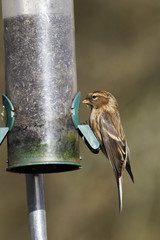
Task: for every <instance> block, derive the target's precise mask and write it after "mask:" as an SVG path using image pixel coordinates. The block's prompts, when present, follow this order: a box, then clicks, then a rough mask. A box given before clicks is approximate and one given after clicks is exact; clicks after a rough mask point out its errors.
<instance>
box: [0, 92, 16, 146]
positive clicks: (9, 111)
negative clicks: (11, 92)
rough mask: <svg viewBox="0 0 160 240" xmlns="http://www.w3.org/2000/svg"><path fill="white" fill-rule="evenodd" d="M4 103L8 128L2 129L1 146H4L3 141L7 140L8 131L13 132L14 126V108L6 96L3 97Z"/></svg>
mask: <svg viewBox="0 0 160 240" xmlns="http://www.w3.org/2000/svg"><path fill="white" fill-rule="evenodd" d="M2 102H3V106H4V107H5V112H6V116H5V118H6V124H5V125H6V126H5V127H0V145H1V144H2V142H3V140H4V139H5V137H6V135H7V133H8V131H11V130H12V127H13V124H14V119H15V118H14V107H13V105H12V103H11V101H10V100H9V98H8V97H7V96H6V95H2Z"/></svg>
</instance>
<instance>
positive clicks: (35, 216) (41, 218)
mask: <svg viewBox="0 0 160 240" xmlns="http://www.w3.org/2000/svg"><path fill="white" fill-rule="evenodd" d="M26 185H27V202H28V212H29V225H30V234H31V240H47V231H46V211H45V204H44V192H43V175H42V174H26Z"/></svg>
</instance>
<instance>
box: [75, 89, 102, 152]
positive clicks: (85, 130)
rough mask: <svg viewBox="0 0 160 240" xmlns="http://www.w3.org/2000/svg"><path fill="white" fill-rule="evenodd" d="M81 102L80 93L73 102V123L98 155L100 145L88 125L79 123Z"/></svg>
mask: <svg viewBox="0 0 160 240" xmlns="http://www.w3.org/2000/svg"><path fill="white" fill-rule="evenodd" d="M80 101H81V93H80V92H78V93H77V95H76V96H75V98H74V100H73V102H72V121H73V124H74V126H75V128H76V129H78V131H79V134H80V136H81V137H82V139H83V141H84V142H85V143H86V145H87V146H88V147H89V149H90V150H91V151H92V152H93V153H98V152H99V149H100V143H99V141H98V140H97V138H96V136H95V135H94V133H93V131H92V130H91V128H90V126H89V125H88V124H80V122H79V104H80Z"/></svg>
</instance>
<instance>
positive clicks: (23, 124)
mask: <svg viewBox="0 0 160 240" xmlns="http://www.w3.org/2000/svg"><path fill="white" fill-rule="evenodd" d="M2 13H3V21H4V44H5V74H6V76H5V79H6V95H7V97H9V99H10V100H11V102H12V104H13V106H14V109H15V123H14V126H13V128H12V131H11V132H9V134H8V168H7V170H8V171H13V172H19V173H49V172H60V171H67V170H74V169H78V168H80V167H81V164H80V160H79V148H78V136H77V132H76V130H75V128H74V125H73V123H72V116H71V115H72V113H71V104H72V99H73V97H74V96H75V93H76V91H77V82H76V64H75V43H74V17H73V3H72V0H47V1H44V0H34V1H33V0H2Z"/></svg>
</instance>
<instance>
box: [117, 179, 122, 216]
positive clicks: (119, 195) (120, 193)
mask: <svg viewBox="0 0 160 240" xmlns="http://www.w3.org/2000/svg"><path fill="white" fill-rule="evenodd" d="M117 185H118V197H119V212H122V176H121V177H119V178H118V181H117Z"/></svg>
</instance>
